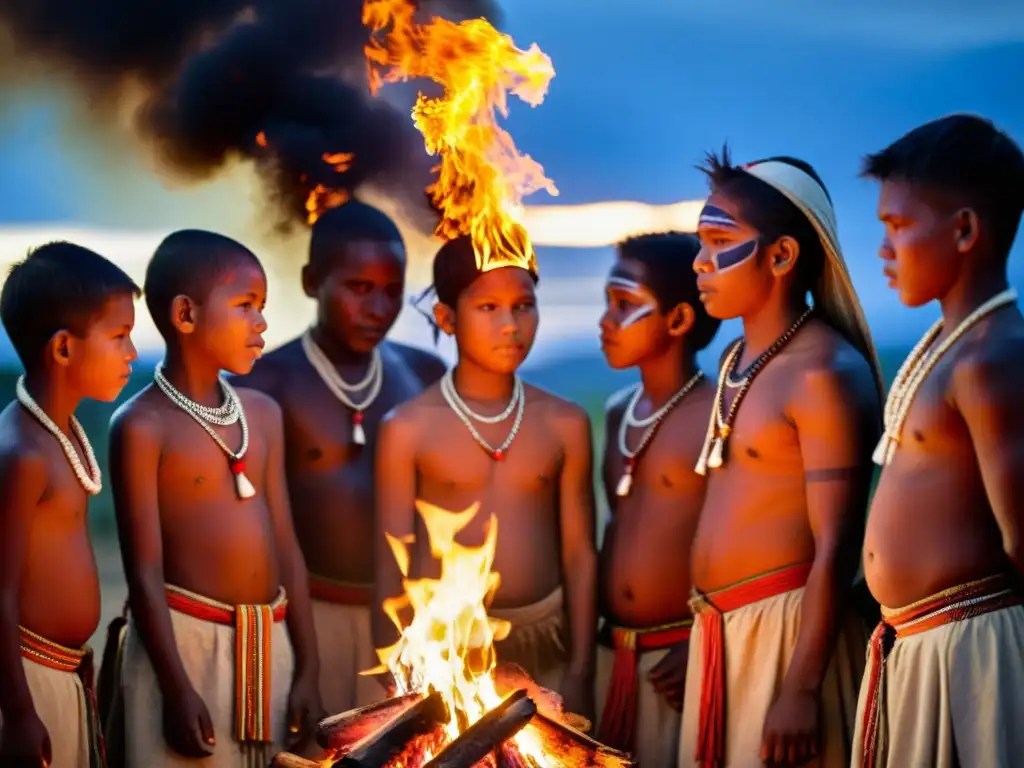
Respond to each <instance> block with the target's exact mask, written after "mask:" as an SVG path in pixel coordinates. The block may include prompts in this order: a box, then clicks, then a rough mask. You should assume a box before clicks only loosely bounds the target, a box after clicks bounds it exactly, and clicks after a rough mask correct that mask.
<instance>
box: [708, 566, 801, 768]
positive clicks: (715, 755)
mask: <svg viewBox="0 0 1024 768" xmlns="http://www.w3.org/2000/svg"><path fill="white" fill-rule="evenodd" d="M810 572H811V564H810V563H802V564H799V565H792V566H788V567H786V568H780V569H779V570H776V571H771V572H769V573H766V574H764V575H762V576H755V577H753V578H750V579H746V580H745V581H741V582H738V583H736V584H733V585H731V586H728V587H723V588H722V589H718V590H715V591H713V592H709V593H707V594H704V593H702V592H700V591H699V590H698V589H697V588H696V587H694V589H693V597H692V598H691V600H690V609H691V610H692V611H693V613H694V615H695V616H696V615H698V614H699V616H700V623H701V625H700V630H701V642H702V647H701V658H702V662H703V663H702V669H701V670H700V674H701V675H702V677H701V694H700V720H699V723H700V725H699V735H698V741H697V752H696V755H695V759H696V761H697V762H698V763H699V764H700V765H702V766H708V767H711V766H721V765H724V764H725V707H726V702H725V690H726V685H725V680H726V678H725V622H724V618H723V616H724V614H726V613H729V612H730V611H735V610H738V609H740V608H743V607H744V606H747V605H750V604H751V603H756V602H758V601H760V600H767V599H768V598H770V597H776V596H777V595H781V594H784V593H786V592H791V591H793V590H794V589H800V588H801V587H803V586H804V585H805V584H806V583H807V577H808V576H809V575H810Z"/></svg>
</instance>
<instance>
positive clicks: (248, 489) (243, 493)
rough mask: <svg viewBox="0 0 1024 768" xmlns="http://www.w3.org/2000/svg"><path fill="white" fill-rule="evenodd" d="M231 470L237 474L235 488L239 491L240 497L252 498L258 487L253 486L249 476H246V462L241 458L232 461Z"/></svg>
mask: <svg viewBox="0 0 1024 768" xmlns="http://www.w3.org/2000/svg"><path fill="white" fill-rule="evenodd" d="M231 472H232V474H234V476H235V490H236V491H237V492H238V498H240V499H251V498H252V497H253V496H255V495H256V489H255V488H253V486H252V483H251V482H250V481H249V478H248V477H246V476H245V462H244V461H242V460H241V459H236V460H235V461H232V462H231Z"/></svg>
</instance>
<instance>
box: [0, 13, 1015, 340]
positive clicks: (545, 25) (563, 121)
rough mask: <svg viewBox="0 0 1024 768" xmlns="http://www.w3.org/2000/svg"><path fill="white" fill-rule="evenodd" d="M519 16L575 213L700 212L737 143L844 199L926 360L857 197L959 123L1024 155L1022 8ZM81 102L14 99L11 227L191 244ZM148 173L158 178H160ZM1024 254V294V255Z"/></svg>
mask: <svg viewBox="0 0 1024 768" xmlns="http://www.w3.org/2000/svg"><path fill="white" fill-rule="evenodd" d="M627 7H632V8H633V9H634V10H633V11H629V12H627V11H626V10H625V9H626V8H627ZM504 10H505V13H506V19H505V21H506V27H507V30H508V31H509V32H510V33H511V34H512V36H513V37H514V38H515V40H516V41H517V43H518V44H519V45H521V46H522V47H525V46H526V45H528V44H530V43H532V42H537V43H538V44H539V45H540V47H541V48H542V49H543V50H544V51H545V52H546V53H548V54H549V55H550V56H551V58H552V60H553V63H554V66H555V70H556V72H557V74H556V76H555V79H554V80H553V81H552V85H551V89H550V92H549V95H548V97H547V99H546V101H545V103H544V104H543V105H541V106H540V107H538V108H537V109H533V110H531V109H529V108H527V107H526V106H525V105H522V104H518V103H515V104H513V105H512V115H511V118H510V120H509V128H510V130H511V132H512V134H513V136H514V137H515V139H516V141H517V143H518V144H519V146H520V148H521V149H523V150H524V151H526V152H529V153H530V154H531V155H533V156H534V157H535V158H536V159H537V160H538V161H540V162H541V163H542V164H543V165H544V167H545V169H546V170H547V171H548V173H549V175H550V177H551V178H553V179H554V180H555V182H556V183H557V185H558V187H559V188H560V190H561V193H562V194H561V198H560V200H561V201H562V202H566V203H577V202H588V201H595V200H603V199H637V200H644V201H648V202H656V203H663V202H672V201H675V200H680V199H686V198H694V197H700V196H702V195H703V194H704V185H703V182H702V179H701V177H700V175H699V174H698V173H697V172H696V171H695V170H694V169H693V165H694V164H695V163H696V162H697V161H699V160H700V158H701V155H702V152H703V151H704V150H707V149H713V148H717V147H720V146H721V144H722V142H723V141H725V140H728V141H729V143H730V144H731V145H732V147H733V149H734V154H735V156H736V157H737V159H740V160H750V159H755V158H757V157H764V156H767V155H773V154H792V155H797V156H800V157H803V158H804V159H806V160H809V161H810V162H811V163H812V164H814V165H815V166H816V168H817V169H818V170H819V172H820V173H821V175H822V176H823V178H824V179H825V181H826V183H827V184H828V186H829V188H830V191H831V193H832V197H833V200H834V201H835V204H836V208H837V211H838V216H839V226H840V233H841V237H842V241H843V245H844V249H845V251H846V255H847V259H848V261H849V263H850V266H851V270H852V272H853V276H854V281H855V283H856V285H857V286H858V288H859V290H860V291H861V295H862V298H863V300H864V304H865V307H866V309H867V312H868V316H869V318H870V321H871V325H872V328H873V330H874V332H875V334H876V336H877V337H878V341H879V343H880V344H883V345H885V344H890V343H904V342H906V341H908V340H911V339H912V338H913V337H915V336H916V335H917V334H919V333H920V332H921V330H922V329H923V328H924V326H925V325H926V324H927V323H928V322H930V321H931V320H932V319H934V317H935V316H936V315H935V310H934V308H932V309H929V310H926V311H923V312H917V313H910V312H907V311H905V310H902V309H901V308H899V307H898V305H897V303H896V299H895V297H894V296H893V295H890V294H889V292H888V290H887V289H886V287H885V284H884V282H883V281H882V280H881V278H880V272H879V269H880V268H879V264H878V262H877V259H876V256H875V253H876V248H877V242H878V239H879V236H880V231H881V230H880V227H879V225H878V224H877V222H876V221H875V218H874V205H875V188H874V186H873V185H872V184H870V183H869V182H865V181H862V180H859V179H858V178H857V169H858V163H859V160H860V157H861V156H862V155H863V154H864V153H866V152H868V151H872V150H876V149H879V148H881V147H882V146H884V145H885V144H886V143H888V142H889V141H891V140H893V139H895V138H896V137H898V136H899V135H900V134H901V133H903V132H904V131H906V130H908V129H910V128H912V127H914V126H915V125H917V124H919V123H921V122H924V121H926V120H928V119H931V118H934V117H938V116H941V115H943V114H946V113H948V112H951V111H962V110H963V111H974V112H979V113H982V114H984V115H986V116H988V117H990V118H992V119H993V120H995V121H996V122H997V124H999V125H1000V126H1001V127H1002V128H1004V129H1005V130H1007V131H1009V133H1010V134H1011V135H1012V136H1014V137H1015V138H1016V139H1017V140H1018V141H1022V142H1024V2H1021V1H1020V0H1005V1H1002V0H975V1H974V2H971V3H967V2H966V0H960V1H959V2H955V1H954V0H931V1H930V2H923V1H922V2H913V1H912V0H888V1H887V2H883V0H859V2H856V3H851V2H847V1H846V0H772V2H764V1H763V0H638V1H637V2H635V3H632V4H630V3H626V2H622V0H616V1H615V2H613V1H612V0H507V1H506V3H505V5H504ZM63 99H66V96H62V95H61V94H60V93H59V92H56V91H55V92H53V93H42V94H32V95H27V96H24V97H21V98H18V99H11V98H6V97H5V101H6V104H5V105H4V106H2V107H0V162H2V167H3V169H4V172H3V174H0V225H11V224H17V223H22V222H33V223H37V224H38V223H47V222H57V221H60V222H65V223H68V222H72V223H81V224H86V225H94V226H104V227H118V228H131V229H137V228H140V227H147V228H153V227H157V228H160V227H167V228H170V227H176V226H179V225H180V224H181V222H180V221H179V220H176V219H175V218H174V216H175V211H176V210H177V209H176V208H175V207H174V206H165V205H163V204H161V205H154V206H148V207H147V206H141V212H140V206H138V205H133V206H130V207H125V206H123V205H122V204H120V202H115V199H116V198H117V195H116V194H115V193H117V192H118V190H117V189H115V187H116V186H118V185H121V184H122V183H123V181H124V178H123V177H119V179H118V180H117V181H116V182H113V181H110V180H104V179H103V177H102V174H100V175H99V176H97V174H98V173H99V171H100V170H101V169H102V168H103V161H102V160H98V159H97V157H96V156H95V152H93V151H92V150H91V149H90V142H89V141H88V140H81V141H71V142H69V141H68V140H67V138H68V136H74V130H75V129H74V127H73V126H69V125H68V119H69V118H68V115H67V110H65V109H63V108H62V106H61V105H62V100H63ZM131 173H132V174H134V175H135V176H138V177H143V176H145V175H147V174H148V171H147V170H146V169H145V168H144V167H143V164H142V163H141V161H140V162H139V163H138V164H137V167H136V168H134V169H133V170H132V171H131ZM122 192H123V190H122ZM177 194H178V195H179V196H187V195H190V194H196V193H195V192H194V191H182V192H179V193H177ZM535 201H536V202H538V203H543V202H553V201H550V200H549V199H547V198H546V196H545V195H543V194H538V195H536V196H535ZM1015 254H1016V255H1015V258H1014V260H1013V261H1012V262H1011V263H1012V267H1011V273H1012V274H1013V276H1014V280H1015V282H1017V283H1018V284H1021V283H1024V263H1022V259H1021V256H1022V255H1024V246H1021V245H1020V244H1018V246H1017V247H1016V249H1015ZM541 255H542V270H544V271H545V272H546V273H547V274H548V275H550V276H556V275H557V276H566V277H567V276H569V275H574V274H586V275H594V274H596V273H598V272H600V271H603V270H604V269H605V268H606V267H607V264H608V261H609V259H610V252H609V251H608V250H607V249H603V250H599V251H594V250H587V251H584V250H556V251H548V252H546V253H542V254H541ZM594 298H595V301H597V302H599V301H600V300H601V297H600V296H597V297H594Z"/></svg>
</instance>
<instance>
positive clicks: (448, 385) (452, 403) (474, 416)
mask: <svg viewBox="0 0 1024 768" xmlns="http://www.w3.org/2000/svg"><path fill="white" fill-rule="evenodd" d="M441 394H442V395H443V396H444V399H445V400H446V401H447V403H448V407H449V408H451V409H452V410H453V411H454V412H455V415H456V416H458V417H459V420H460V421H461V422H462V423H463V424H465V425H466V429H468V430H469V434H471V435H472V436H473V439H474V440H476V442H477V444H478V445H479V446H480V447H481V448H483V449H484V451H486V452H487V455H488V456H490V457H491V459H493V460H494V461H504V459H505V456H506V455H507V453H508V449H509V446H510V445H512V441H513V440H515V439H516V435H517V434H519V428H520V427H521V426H522V423H523V414H524V413H525V412H526V391H525V390H524V389H523V381H522V379H520V378H519V377H518V376H516V377H515V382H514V383H513V385H512V397H511V399H510V400H509V401H508V405H507V406H506V407H505V410H504V411H502V412H501V413H499V414H498V415H496V416H484V415H482V414H479V413H477V412H476V411H474V410H473V409H472V408H470V407H469V406H468V405H466V402H465V401H464V400H463V399H462V398H461V397H459V393H458V392H457V391H456V389H455V373H454V371H453V370H448V371H446V372H445V374H444V376H442V377H441ZM513 411H515V419H514V420H513V422H512V428H511V429H510V430H509V433H508V436H507V437H506V438H505V441H504V442H503V443H502V444H501V445H500V446H498V447H497V448H495V447H494V446H493V445H491V444H490V443H489V442H487V440H485V439H484V437H483V435H481V434H480V432H479V431H478V430H477V428H476V427H475V426H473V422H474V421H477V422H480V423H481V424H498V423H500V422H502V421H505V420H506V419H508V417H509V416H511V415H512V412H513Z"/></svg>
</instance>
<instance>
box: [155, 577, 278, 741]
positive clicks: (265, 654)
mask: <svg viewBox="0 0 1024 768" xmlns="http://www.w3.org/2000/svg"><path fill="white" fill-rule="evenodd" d="M167 607H168V608H170V609H171V610H172V611H178V612H179V613H183V614H185V615H186V616H191V617H192V618H193V619H199V620H200V621H209V622H212V623H214V624H224V625H226V626H234V628H235V687H236V695H235V707H236V709H235V723H236V732H235V735H236V738H237V739H238V741H239V743H245V742H257V743H260V742H271V741H273V736H272V734H271V729H270V701H271V697H270V678H271V676H270V670H269V667H268V661H269V659H270V658H271V649H270V635H271V628H272V627H273V625H274V624H275V623H276V622H279V621H284V620H285V617H286V616H287V615H288V600H287V599H286V597H285V592H284V588H283V587H282V588H281V589H280V591H279V592H278V595H277V598H276V599H275V600H274V602H273V603H271V604H270V605H237V606H232V605H227V604H225V603H220V602H217V601H216V600H211V599H210V598H208V597H203V596H202V595H197V594H195V593H194V592H189V591H187V590H184V589H181V588H180V587H175V586H171V585H167Z"/></svg>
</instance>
